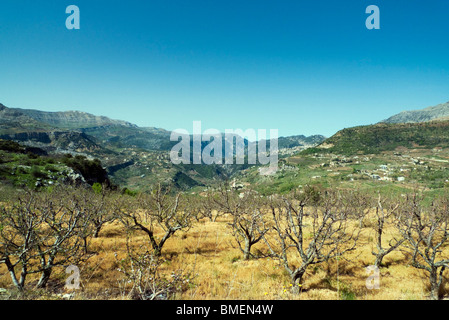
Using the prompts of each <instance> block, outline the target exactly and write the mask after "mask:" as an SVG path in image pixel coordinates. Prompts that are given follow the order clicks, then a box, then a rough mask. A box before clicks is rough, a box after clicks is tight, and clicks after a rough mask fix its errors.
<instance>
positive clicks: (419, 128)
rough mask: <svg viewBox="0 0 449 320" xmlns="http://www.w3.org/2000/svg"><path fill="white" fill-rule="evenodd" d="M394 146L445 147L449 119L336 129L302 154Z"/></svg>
mask: <svg viewBox="0 0 449 320" xmlns="http://www.w3.org/2000/svg"><path fill="white" fill-rule="evenodd" d="M398 147H404V148H408V149H432V148H435V147H441V148H447V147H449V121H430V122H421V123H397V124H394V123H393V124H390V123H378V124H375V125H368V126H358V127H352V128H346V129H343V130H340V131H338V132H337V133H336V134H335V135H333V136H332V137H330V138H329V139H326V140H325V141H324V142H323V143H321V144H319V145H318V146H317V147H315V148H310V149H307V150H305V151H303V154H310V153H316V152H323V153H336V154H344V155H356V154H377V153H380V152H382V151H393V150H395V149H396V148H398Z"/></svg>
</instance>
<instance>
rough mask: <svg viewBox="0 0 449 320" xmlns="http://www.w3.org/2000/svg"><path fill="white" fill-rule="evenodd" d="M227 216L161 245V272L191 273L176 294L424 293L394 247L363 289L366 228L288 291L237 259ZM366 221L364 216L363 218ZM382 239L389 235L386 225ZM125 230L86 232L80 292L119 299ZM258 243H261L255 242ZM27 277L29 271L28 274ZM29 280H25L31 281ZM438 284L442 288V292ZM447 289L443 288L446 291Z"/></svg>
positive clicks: (280, 279)
mask: <svg viewBox="0 0 449 320" xmlns="http://www.w3.org/2000/svg"><path fill="white" fill-rule="evenodd" d="M228 222H229V220H227V218H226V217H220V218H219V219H217V221H216V222H210V221H208V220H204V221H201V222H197V223H195V224H194V226H193V227H192V228H191V229H190V230H188V231H187V232H183V231H181V232H178V233H176V234H175V236H174V237H172V238H170V239H169V240H168V241H167V243H166V244H165V246H164V248H163V257H164V258H165V259H166V262H165V263H164V264H163V265H162V269H161V272H163V273H170V272H172V271H177V270H184V271H185V272H188V273H191V274H193V275H194V278H193V280H192V285H191V287H190V288H189V289H188V290H187V291H185V292H183V293H182V294H179V295H178V296H176V299H183V300H211V299H219V300H226V299H232V300H253V299H260V300H264V299H266V300H275V299H313V300H328V299H332V300H334V299H341V298H344V297H355V298H356V299H361V300H364V299H367V300H372V299H377V300H399V299H413V300H415V299H416V300H418V299H426V298H427V294H428V284H427V283H428V279H427V274H426V273H425V272H423V271H421V270H417V269H415V268H413V267H412V266H410V265H409V260H408V257H407V256H406V255H405V254H404V253H402V252H400V251H395V252H393V253H391V254H390V255H388V256H386V257H385V259H384V263H385V266H384V267H381V269H380V274H381V277H380V289H378V290H376V289H373V290H369V289H367V288H366V280H367V277H368V274H367V273H366V271H365V267H367V266H369V265H371V264H372V263H373V261H374V256H373V255H372V254H371V251H372V249H373V245H374V244H373V239H374V231H373V229H372V228H370V227H369V226H368V227H365V228H364V229H363V231H362V236H361V239H360V242H359V245H358V246H357V249H356V250H355V251H353V252H350V253H348V254H347V255H346V256H345V257H344V259H343V258H341V259H338V260H337V259H333V260H331V261H329V262H328V263H323V264H320V265H315V266H312V267H311V268H310V269H308V271H307V272H306V275H305V277H304V284H303V286H302V288H301V293H300V294H299V295H296V294H292V293H291V292H290V290H289V283H290V282H289V277H288V275H287V273H286V272H285V271H284V269H283V268H282V267H281V266H280V265H279V264H278V262H277V261H275V260H273V259H268V258H261V259H252V260H248V261H244V260H242V253H241V252H240V250H239V249H238V248H237V245H236V243H235V240H234V238H233V237H232V235H231V233H230V229H229V227H228V225H227V223H228ZM368 225H369V223H368ZM387 231H388V232H387V234H386V236H385V241H386V243H387V242H388V240H389V237H392V230H387ZM126 241H127V240H126V233H125V231H124V228H123V227H122V225H120V224H119V223H113V224H109V225H107V226H105V228H104V230H103V231H102V232H101V233H100V237H99V238H97V239H92V242H91V246H90V249H91V251H94V252H96V254H95V255H94V256H92V257H91V258H90V259H89V260H88V261H87V262H86V263H84V264H83V265H81V266H80V271H81V290H80V291H79V298H81V299H126V298H127V296H126V295H124V294H123V292H122V291H121V290H120V285H119V284H120V279H122V274H121V273H120V272H119V271H118V270H117V269H118V268H119V264H118V259H120V258H123V257H125V255H126ZM146 242H147V237H146V235H145V234H143V233H137V234H135V236H134V238H133V243H134V244H135V245H138V244H144V243H146ZM259 247H260V248H261V247H263V244H260V246H259ZM66 277H67V275H65V274H64V270H62V269H61V270H59V271H57V272H55V273H54V276H53V279H54V280H55V279H56V280H57V281H59V282H61V283H62V285H63V284H64V281H65V280H64V279H65V278H66ZM34 278H35V277H34ZM30 279H33V277H30ZM31 281H32V280H31ZM10 286H11V283H10V279H9V275H8V274H7V272H6V268H5V267H4V266H1V267H0V287H3V288H7V287H10ZM448 289H449V286H448V285H447V284H445V285H444V288H443V290H444V291H448ZM448 292H449V291H448Z"/></svg>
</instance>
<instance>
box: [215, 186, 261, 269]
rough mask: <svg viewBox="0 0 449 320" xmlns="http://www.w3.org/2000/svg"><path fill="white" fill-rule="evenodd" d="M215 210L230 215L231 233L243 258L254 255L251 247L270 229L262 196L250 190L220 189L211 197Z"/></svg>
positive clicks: (246, 258)
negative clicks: (239, 191) (216, 194)
mask: <svg viewBox="0 0 449 320" xmlns="http://www.w3.org/2000/svg"><path fill="white" fill-rule="evenodd" d="M213 201H214V203H215V205H216V207H217V211H221V212H224V213H227V214H230V215H231V216H232V223H231V224H230V226H231V228H232V233H233V235H234V238H235V240H236V241H237V244H238V246H239V249H240V251H242V253H243V259H244V260H248V259H250V258H251V257H255V255H254V254H253V253H252V252H251V249H252V247H253V246H254V245H255V244H256V243H258V242H260V241H261V240H262V238H263V236H264V235H265V234H266V233H267V232H268V230H269V229H270V228H269V227H268V221H267V218H266V216H267V214H266V212H264V210H266V209H267V208H266V205H265V203H264V201H263V200H262V198H261V197H260V196H259V195H258V194H257V193H256V192H255V191H252V190H246V191H245V192H243V193H241V194H237V193H236V192H234V191H233V190H221V191H220V193H219V194H218V197H217V196H215V197H214V199H213Z"/></svg>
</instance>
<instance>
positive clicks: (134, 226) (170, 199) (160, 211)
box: [119, 185, 195, 257]
mask: <svg viewBox="0 0 449 320" xmlns="http://www.w3.org/2000/svg"><path fill="white" fill-rule="evenodd" d="M136 201H137V204H136V205H135V206H134V207H133V206H131V207H129V206H128V208H127V209H125V210H120V213H119V216H120V220H121V221H122V222H123V223H124V225H125V226H126V227H127V228H128V229H129V230H141V231H143V232H144V233H145V234H146V235H147V236H148V239H149V242H150V245H151V247H152V249H153V252H154V255H155V256H157V257H159V256H161V254H162V248H163V246H164V244H165V243H166V241H167V240H168V239H169V238H170V237H172V236H173V235H174V234H175V233H176V232H177V231H179V230H186V229H188V228H190V227H191V225H192V221H193V219H194V216H195V211H194V210H191V207H189V206H187V205H186V204H185V203H184V202H183V198H182V196H181V194H180V193H178V194H176V195H171V194H170V190H169V189H164V188H163V187H162V186H161V185H158V186H157V187H156V188H154V189H153V190H152V191H151V192H150V193H149V194H141V195H140V196H139V197H138V198H137V199H136ZM156 227H159V228H160V229H161V230H162V231H163V236H162V238H158V237H157V236H156V235H155V228H156Z"/></svg>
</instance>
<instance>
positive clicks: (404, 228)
mask: <svg viewBox="0 0 449 320" xmlns="http://www.w3.org/2000/svg"><path fill="white" fill-rule="evenodd" d="M423 200H424V198H423V197H421V196H418V195H417V194H416V193H415V194H413V195H407V197H406V199H405V201H403V202H402V203H401V204H400V206H399V208H400V209H399V210H398V212H397V214H396V215H397V225H396V226H397V228H398V230H399V231H400V233H401V234H402V236H403V237H404V238H405V242H404V245H403V246H404V247H405V248H406V249H407V250H408V252H409V253H410V254H411V256H412V262H411V264H412V266H413V267H415V268H418V269H422V270H425V271H427V272H428V273H429V283H430V299H432V300H437V299H438V298H439V289H440V287H441V284H442V282H443V279H444V278H443V273H444V270H445V269H446V268H447V267H449V258H448V257H447V256H445V255H444V254H443V249H445V248H447V246H448V244H449V242H448V239H449V202H448V200H447V199H445V198H440V199H436V200H434V201H433V202H432V203H431V205H430V206H428V207H426V206H425V205H424V204H423Z"/></svg>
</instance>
